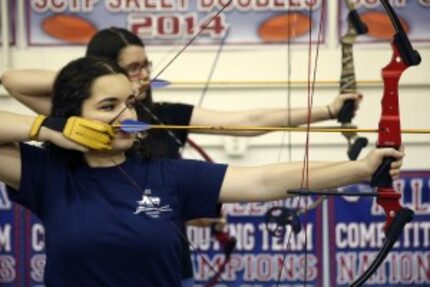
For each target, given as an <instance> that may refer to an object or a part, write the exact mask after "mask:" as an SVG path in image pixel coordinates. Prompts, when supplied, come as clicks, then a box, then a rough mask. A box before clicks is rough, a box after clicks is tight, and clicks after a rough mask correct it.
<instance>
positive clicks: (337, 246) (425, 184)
mask: <svg viewBox="0 0 430 287" xmlns="http://www.w3.org/2000/svg"><path fill="white" fill-rule="evenodd" d="M395 189H396V191H398V192H400V193H401V194H402V206H404V207H408V208H410V209H412V210H414V212H415V217H414V219H413V221H412V222H411V223H409V224H407V225H406V227H405V229H404V232H403V236H402V238H401V239H400V240H399V241H398V242H397V243H396V244H395V245H394V247H393V250H392V251H391V252H390V253H389V254H388V256H387V258H386V259H385V261H384V263H383V264H382V265H381V267H380V268H379V269H378V271H377V272H376V274H375V275H374V276H372V277H371V278H370V279H369V280H368V281H367V282H366V286H387V287H388V286H409V285H413V286H429V284H430V172H427V171H423V172H403V173H402V175H401V179H399V180H397V181H396V182H395ZM346 190H349V191H352V190H355V191H373V190H372V189H371V188H370V187H369V186H368V185H356V186H351V187H348V188H346ZM329 209H330V221H331V224H330V231H329V234H331V235H332V236H331V237H330V239H331V240H332V244H331V249H332V250H331V252H330V253H331V254H335V256H332V257H331V258H330V260H331V263H330V266H335V267H336V268H333V269H332V270H331V271H332V276H331V279H332V282H333V284H332V285H331V286H349V284H348V283H351V282H352V281H353V280H354V279H355V278H357V277H358V276H359V275H361V274H362V273H363V272H364V271H365V269H366V268H367V267H368V266H369V264H370V263H371V261H372V260H373V258H374V257H375V255H376V254H377V253H378V251H379V250H380V249H381V247H382V245H383V242H384V239H385V234H384V224H385V221H386V219H385V214H384V211H383V209H382V208H381V207H380V206H378V205H377V204H376V202H375V200H374V199H373V198H364V197H343V198H341V197H338V198H334V199H331V201H330V208H329Z"/></svg>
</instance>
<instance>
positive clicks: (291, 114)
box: [190, 94, 361, 136]
mask: <svg viewBox="0 0 430 287" xmlns="http://www.w3.org/2000/svg"><path fill="white" fill-rule="evenodd" d="M348 99H353V100H356V106H355V110H357V109H358V106H359V103H360V101H361V96H360V95H358V94H343V95H338V96H337V97H336V98H335V99H334V100H333V102H332V103H330V104H329V105H327V106H321V107H314V108H312V117H311V122H313V123H315V122H320V121H325V120H330V119H333V118H335V117H337V115H338V113H339V111H340V109H341V108H342V105H343V103H344V101H345V100H348ZM307 113H308V109H307V108H296V109H291V110H290V111H288V110H287V109H255V110H247V111H229V112H226V111H216V110H208V109H202V108H198V107H195V108H194V110H193V114H192V116H191V121H190V124H191V125H208V126H272V127H293V126H299V125H303V124H305V123H307V121H308V116H307ZM211 133H217V134H229V135H240V136H255V135H260V134H263V133H264V132H261V131H245V132H241V131H223V130H217V131H211Z"/></svg>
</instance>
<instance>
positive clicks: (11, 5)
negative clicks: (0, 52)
mask: <svg viewBox="0 0 430 287" xmlns="http://www.w3.org/2000/svg"><path fill="white" fill-rule="evenodd" d="M2 1H8V4H7V8H8V11H7V15H8V20H9V21H8V31H9V45H11V46H14V45H15V43H16V1H13V0H2ZM2 12H3V11H2V6H0V15H2ZM2 45H3V29H1V25H0V46H2Z"/></svg>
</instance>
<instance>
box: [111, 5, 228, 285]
mask: <svg viewBox="0 0 430 287" xmlns="http://www.w3.org/2000/svg"><path fill="white" fill-rule="evenodd" d="M232 2H233V0H229V1H228V2H227V3H226V4H225V5H224V6H223V7H222V8H221V9H219V10H218V11H217V12H216V13H215V14H214V15H213V16H212V17H211V18H210V19H209V21H207V22H206V23H205V24H204V25H203V26H202V27H200V29H199V31H198V32H197V33H196V34H195V35H194V36H193V37H192V38H191V39H190V40H189V41H188V42H187V43H186V44H185V45H184V46H183V47H182V48H181V49H180V50H179V51H178V52H177V53H176V54H175V55H174V56H173V57H172V58H171V59H170V61H169V62H168V63H167V64H166V65H165V66H164V67H163V68H162V69H161V70H160V71H159V72H158V73H157V74H156V76H155V77H154V78H152V79H151V80H150V81H149V83H148V84H147V86H146V87H145V88H144V89H143V90H142V91H141V92H140V93H139V94H138V95H136V94H134V95H133V96H134V99H135V102H136V103H138V104H139V105H140V106H141V107H142V108H143V109H144V110H145V111H146V112H147V113H148V114H149V115H150V116H151V117H152V118H153V120H155V121H157V122H158V123H160V124H163V122H162V121H161V120H160V118H159V117H158V116H156V115H155V114H154V113H153V112H152V111H151V110H150V109H149V108H148V107H146V106H145V105H144V104H143V103H142V102H141V101H140V100H139V99H138V98H139V97H141V96H143V95H145V93H147V91H148V89H149V88H150V87H151V84H152V83H153V82H155V81H157V80H158V79H159V77H160V76H161V75H162V74H163V73H164V72H165V71H166V70H167V68H169V67H170V66H171V65H172V64H173V62H174V61H175V60H176V59H177V58H178V57H179V56H180V55H181V54H182V53H183V52H184V51H185V50H186V49H187V48H188V47H189V46H190V45H191V44H192V43H193V42H194V41H195V40H196V39H197V38H198V37H199V36H200V35H201V34H202V33H203V31H204V30H205V29H206V27H208V26H209V25H210V24H211V23H212V22H213V21H214V20H215V19H216V18H217V17H218V16H219V15H220V14H221V13H222V12H223V11H224V10H225V9H226V8H227V7H228V6H229V5H230V4H231V3H232ZM128 108H129V107H128V105H126V106H125V107H124V108H123V109H122V110H121V111H119V113H118V114H117V115H116V116H115V117H114V118H113V119H112V120H111V121H110V122H109V124H113V123H114V122H115V121H116V120H117V119H118V118H119V117H120V116H121V115H122V114H123V113H124V112H125V111H126V110H127V109H128ZM167 133H168V134H169V135H170V136H171V137H172V138H173V139H174V140H175V142H176V143H177V144H179V146H180V147H181V146H182V142H181V141H180V140H179V139H178V138H177V136H176V135H175V134H174V133H173V132H172V131H171V130H167ZM112 162H113V163H114V164H115V165H116V166H117V167H118V169H119V171H120V172H121V173H122V174H123V175H124V176H125V177H126V178H127V179H128V180H129V182H130V183H131V184H132V185H133V186H134V187H135V188H136V189H137V190H139V191H140V192H142V191H143V190H142V188H141V187H140V186H139V185H138V184H137V182H136V181H135V180H134V179H133V178H131V177H130V176H129V175H128V174H127V172H126V171H125V170H124V169H123V168H122V167H121V166H120V165H118V164H117V162H115V161H114V160H113V159H112ZM150 200H151V199H150ZM169 223H170V225H171V226H173V228H174V230H175V231H176V232H177V234H178V235H179V236H180V237H181V238H182V240H184V241H186V242H187V243H188V244H189V245H190V246H192V247H193V248H195V246H194V244H193V243H192V242H191V241H190V240H189V239H188V238H187V236H186V235H185V234H183V233H182V231H181V230H180V229H179V228H178V227H177V226H176V225H175V224H173V223H172V222H170V221H169ZM201 258H202V259H203V261H205V263H206V264H207V265H208V266H209V268H210V269H211V270H212V272H214V274H216V273H217V270H216V269H215V268H214V267H213V266H212V264H211V263H210V262H209V260H208V259H206V258H205V257H204V256H201ZM219 279H220V280H221V281H223V282H225V280H224V279H223V278H222V276H219Z"/></svg>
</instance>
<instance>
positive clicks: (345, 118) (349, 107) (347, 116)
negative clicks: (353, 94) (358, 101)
mask: <svg viewBox="0 0 430 287" xmlns="http://www.w3.org/2000/svg"><path fill="white" fill-rule="evenodd" d="M354 106H355V100H352V99H349V100H345V101H344V102H343V106H342V108H341V109H340V111H339V114H338V115H337V121H338V122H339V123H342V124H345V123H350V122H351V120H352V118H353V116H354Z"/></svg>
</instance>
